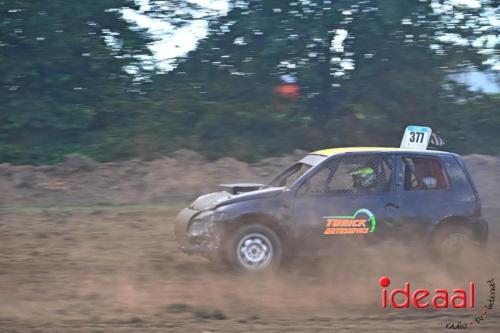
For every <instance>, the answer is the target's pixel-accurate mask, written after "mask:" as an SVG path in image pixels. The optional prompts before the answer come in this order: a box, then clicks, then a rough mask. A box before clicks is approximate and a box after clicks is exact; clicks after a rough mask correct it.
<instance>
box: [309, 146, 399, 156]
mask: <svg viewBox="0 0 500 333" xmlns="http://www.w3.org/2000/svg"><path fill="white" fill-rule="evenodd" d="M395 150H401V149H400V148H394V147H344V148H329V149H322V150H317V151H315V152H312V153H311V154H315V155H323V156H332V155H335V154H343V153H354V152H367V151H395Z"/></svg>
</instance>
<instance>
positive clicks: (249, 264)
mask: <svg viewBox="0 0 500 333" xmlns="http://www.w3.org/2000/svg"><path fill="white" fill-rule="evenodd" d="M227 254H228V259H229V262H230V263H231V265H232V266H233V267H234V268H235V269H237V270H239V271H244V272H265V271H271V270H274V269H276V268H277V267H279V265H280V263H281V260H282V246H281V242H280V240H279V238H278V236H277V235H276V233H275V232H274V231H273V230H271V229H269V228H268V227H265V226H263V225H258V224H253V225H247V226H244V227H241V228H240V229H238V230H237V231H236V232H234V233H233V234H232V236H231V237H230V241H229V246H228V249H227Z"/></svg>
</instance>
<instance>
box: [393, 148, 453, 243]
mask: <svg viewBox="0 0 500 333" xmlns="http://www.w3.org/2000/svg"><path fill="white" fill-rule="evenodd" d="M396 160H397V169H398V174H399V175H401V179H400V180H399V181H398V184H399V185H400V186H398V192H399V193H400V198H401V200H400V214H401V228H400V231H401V236H408V238H407V239H415V240H418V239H421V238H420V237H421V236H423V235H425V234H426V232H427V231H428V230H429V228H430V227H431V226H432V224H433V223H434V222H436V221H438V220H439V219H440V218H441V217H445V216H447V214H451V213H453V207H452V203H453V200H452V193H451V188H450V187H451V185H450V180H449V177H448V174H447V172H446V170H445V169H444V168H443V160H442V159H441V158H440V157H439V156H433V155H429V154H418V153H415V154H411V153H405V154H401V155H400V156H398V157H397V159H396Z"/></svg>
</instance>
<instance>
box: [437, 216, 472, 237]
mask: <svg viewBox="0 0 500 333" xmlns="http://www.w3.org/2000/svg"><path fill="white" fill-rule="evenodd" d="M451 227H465V228H467V229H469V230H471V231H472V232H473V234H474V236H475V237H477V238H479V237H480V234H479V233H480V231H479V230H478V228H477V226H476V225H475V223H474V222H473V220H471V219H470V218H469V217H467V216H461V215H451V216H447V217H445V218H443V219H441V220H439V221H438V222H436V223H434V224H433V225H432V228H431V230H430V231H429V234H428V236H429V239H430V240H432V239H433V238H434V236H435V235H436V234H437V233H439V232H440V231H441V230H443V229H446V228H451Z"/></svg>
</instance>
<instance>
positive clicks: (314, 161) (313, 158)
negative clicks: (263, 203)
mask: <svg viewBox="0 0 500 333" xmlns="http://www.w3.org/2000/svg"><path fill="white" fill-rule="evenodd" d="M325 158H326V156H323V155H316V154H309V155H306V156H305V157H304V158H303V159H301V160H300V161H298V162H297V163H295V164H292V165H291V166H289V167H288V168H286V169H285V170H284V171H282V172H280V173H279V174H278V176H276V177H275V178H274V179H273V180H272V181H271V182H270V183H269V185H270V186H278V187H282V186H285V187H290V186H291V185H292V184H293V183H295V181H296V180H297V179H299V178H300V177H302V175H303V174H305V173H306V172H307V171H308V170H309V169H311V168H312V167H314V166H316V165H318V164H319V163H321V162H323V161H324V160H325Z"/></svg>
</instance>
